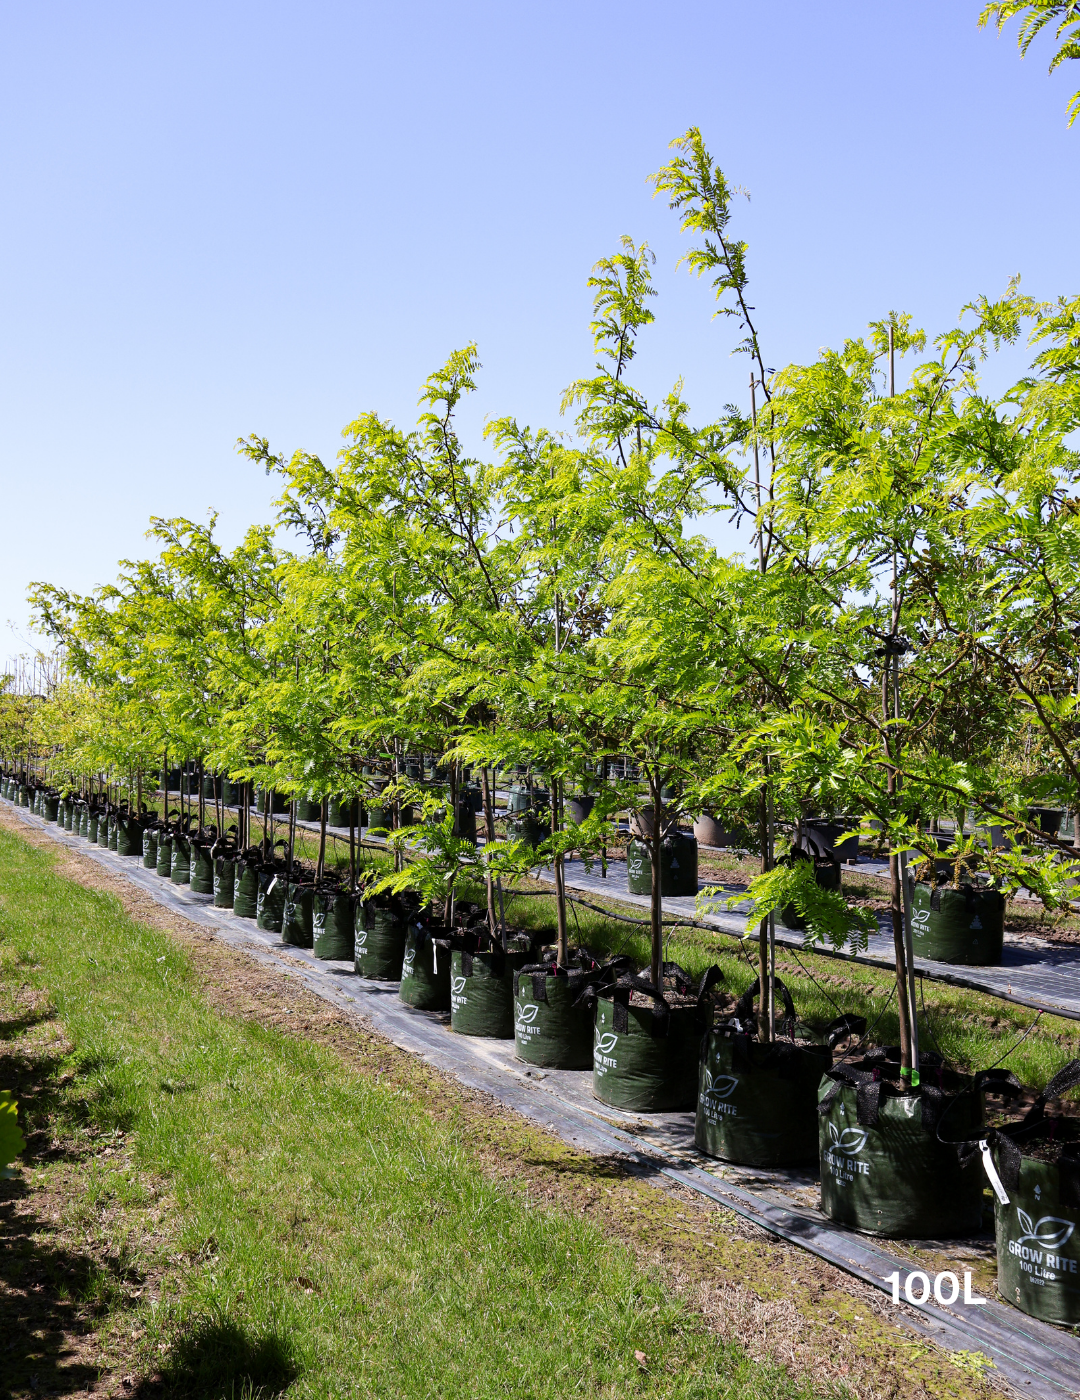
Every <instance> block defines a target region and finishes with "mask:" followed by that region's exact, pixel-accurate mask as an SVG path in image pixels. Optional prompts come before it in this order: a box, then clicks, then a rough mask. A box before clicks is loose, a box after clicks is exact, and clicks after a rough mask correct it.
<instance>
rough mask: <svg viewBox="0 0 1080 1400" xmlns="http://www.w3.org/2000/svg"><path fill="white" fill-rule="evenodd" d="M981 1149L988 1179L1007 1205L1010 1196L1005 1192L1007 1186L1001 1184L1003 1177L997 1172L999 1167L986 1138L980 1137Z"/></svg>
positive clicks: (1002, 1202) (1003, 1203)
mask: <svg viewBox="0 0 1080 1400" xmlns="http://www.w3.org/2000/svg"><path fill="white" fill-rule="evenodd" d="M979 1151H980V1152H981V1153H982V1159H983V1166H984V1167H985V1169H986V1176H987V1179H988V1180H989V1182H990V1185H991V1186H992V1187H993V1188H994V1195H995V1196H996V1197H997V1198H998V1200H999V1201H1000V1202H1001V1204H1002V1205H1003V1206H1007V1205H1008V1204H1009V1197H1008V1195H1007V1194H1006V1192H1005V1187H1004V1186H1002V1184H1001V1177H1000V1176H998V1174H997V1168H996V1167H995V1166H994V1158H993V1154H992V1153H991V1151H990V1147H989V1144H988V1143H987V1141H986V1139H985V1138H980V1139H979Z"/></svg>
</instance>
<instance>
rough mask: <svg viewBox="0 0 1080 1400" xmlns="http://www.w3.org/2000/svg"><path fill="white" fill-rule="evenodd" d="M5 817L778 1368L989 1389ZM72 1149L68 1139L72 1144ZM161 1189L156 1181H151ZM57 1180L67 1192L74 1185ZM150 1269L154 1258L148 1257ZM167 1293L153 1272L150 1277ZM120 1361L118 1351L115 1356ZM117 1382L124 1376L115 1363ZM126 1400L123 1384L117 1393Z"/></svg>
mask: <svg viewBox="0 0 1080 1400" xmlns="http://www.w3.org/2000/svg"><path fill="white" fill-rule="evenodd" d="M0 821H2V822H3V823H4V825H5V826H6V827H8V829H9V830H12V831H14V832H16V833H17V834H18V835H20V836H21V837H22V838H23V839H24V840H26V841H28V842H29V843H31V844H32V845H35V846H39V847H43V848H46V849H48V850H50V851H52V852H53V853H54V855H55V857H56V860H57V864H58V868H59V870H60V871H61V872H62V873H63V874H65V875H67V876H68V877H70V878H71V879H73V880H75V881H77V882H78V883H79V884H81V885H83V886H84V887H85V888H88V889H93V890H97V891H102V892H107V893H109V894H111V895H113V896H114V897H116V898H117V899H118V900H119V901H120V903H121V904H122V905H123V907H124V909H125V910H126V911H127V912H128V914H130V915H131V916H132V917H133V918H136V919H138V920H140V921H142V922H144V923H147V924H150V925H152V926H153V927H156V928H159V929H162V930H164V931H167V932H168V933H169V934H170V935H171V936H172V937H174V938H175V939H176V940H177V942H178V943H180V944H181V945H182V946H183V947H184V948H185V949H186V950H187V952H188V954H189V956H190V958H191V960H192V963H193V965H194V967H195V970H196V973H197V975H198V977H199V979H200V985H201V991H202V993H203V995H204V996H205V998H206V999H207V1001H208V1002H210V1003H211V1004H212V1005H213V1006H215V1007H216V1008H217V1009H219V1010H220V1011H221V1012H222V1013H224V1014H227V1015H230V1016H235V1017H242V1018H246V1019H250V1020H255V1021H258V1022H259V1023H260V1024H262V1025H267V1024H270V1025H273V1026H275V1027H276V1028H277V1029H278V1030H281V1031H283V1032H285V1033H286V1034H290V1035H295V1036H302V1037H303V1038H304V1039H306V1040H310V1039H312V1038H315V1039H317V1040H319V1041H320V1043H322V1044H324V1045H326V1046H330V1047H332V1048H333V1049H334V1051H336V1053H338V1054H339V1055H340V1056H341V1058H342V1060H343V1061H344V1062H346V1063H347V1064H349V1065H351V1066H353V1067H355V1068H356V1069H357V1070H359V1071H360V1072H361V1073H363V1074H365V1075H369V1076H371V1077H372V1078H374V1079H377V1080H380V1081H383V1082H389V1083H391V1084H392V1085H394V1087H396V1088H398V1089H400V1090H401V1091H403V1092H404V1093H405V1094H407V1095H408V1096H410V1097H413V1098H415V1100H416V1101H417V1102H418V1103H419V1104H420V1105H422V1106H423V1107H424V1108H425V1109H426V1110H427V1111H428V1112H430V1113H431V1114H433V1115H434V1116H436V1117H437V1118H439V1119H441V1120H443V1121H446V1122H448V1123H450V1124H452V1125H453V1127H454V1128H455V1131H456V1132H457V1133H458V1134H459V1135H460V1136H461V1137H462V1140H464V1141H467V1142H468V1143H469V1144H470V1146H471V1147H472V1149H473V1150H474V1151H475V1152H476V1154H477V1155H478V1157H479V1159H480V1160H481V1162H482V1164H483V1166H484V1168H485V1170H486V1171H487V1172H488V1173H489V1174H490V1175H491V1176H492V1177H494V1178H498V1179H502V1180H504V1181H506V1182H507V1183H508V1184H510V1185H512V1186H513V1187H514V1189H516V1190H520V1191H522V1192H524V1193H526V1195H527V1196H528V1198H529V1199H530V1200H532V1201H535V1202H538V1203H544V1204H548V1205H552V1206H556V1205H558V1206H561V1207H564V1208H568V1209H571V1210H573V1211H575V1212H577V1213H579V1214H580V1215H583V1216H587V1217H589V1218H590V1219H593V1220H595V1221H597V1222H598V1224H600V1226H601V1227H602V1228H603V1229H604V1230H605V1231H607V1232H608V1233H610V1234H611V1235H612V1236H613V1237H616V1238H618V1239H620V1240H622V1241H624V1242H626V1243H627V1244H628V1245H629V1246H630V1247H631V1248H632V1249H633V1251H634V1253H635V1255H636V1257H637V1259H638V1260H639V1262H640V1263H641V1265H642V1266H643V1267H645V1268H647V1269H651V1270H655V1271H657V1272H658V1273H659V1274H660V1276H661V1277H662V1278H663V1279H664V1281H665V1282H666V1283H667V1284H668V1285H669V1286H670V1287H671V1288H672V1289H674V1290H675V1291H676V1292H677V1293H678V1294H679V1295H680V1296H681V1297H682V1298H683V1299H684V1301H685V1302H686V1303H687V1305H688V1306H689V1307H691V1308H692V1309H693V1310H694V1311H695V1312H696V1313H697V1314H698V1315H699V1316H701V1317H702V1318H704V1319H705V1320H706V1322H707V1323H708V1325H709V1326H710V1327H711V1328H713V1329H714V1330H715V1331H716V1332H717V1333H718V1334H719V1335H721V1336H723V1337H724V1338H726V1339H731V1340H737V1341H739V1342H740V1343H741V1344H742V1345H743V1346H744V1347H745V1348H746V1349H747V1351H748V1352H749V1353H750V1354H751V1355H752V1356H754V1357H756V1358H759V1359H762V1360H765V1359H770V1360H774V1361H778V1362H780V1363H781V1364H784V1365H786V1366H788V1367H790V1368H791V1369H792V1370H793V1371H794V1372H795V1373H797V1374H801V1375H806V1376H810V1377H812V1378H813V1379H814V1380H815V1381H816V1382H817V1383H818V1384H820V1385H822V1386H827V1385H830V1384H834V1385H835V1384H837V1383H842V1384H845V1385H846V1386H847V1387H848V1388H849V1389H850V1391H851V1392H852V1393H853V1394H855V1395H857V1396H860V1397H866V1400H894V1397H895V1398H897V1400H898V1398H899V1397H913V1398H914V1397H919V1398H920V1400H921V1398H922V1397H940V1396H985V1395H986V1394H987V1393H988V1389H989V1388H988V1386H987V1383H986V1381H985V1380H984V1379H982V1378H980V1377H979V1376H975V1375H969V1374H967V1373H966V1371H965V1370H964V1369H963V1368H962V1366H961V1365H957V1364H954V1363H953V1362H952V1361H950V1360H949V1359H948V1358H947V1357H946V1356H944V1355H943V1354H942V1353H941V1352H939V1351H937V1350H936V1349H934V1348H932V1347H930V1346H928V1345H925V1344H923V1343H921V1342H919V1341H918V1340H917V1338H915V1337H914V1336H913V1334H912V1333H911V1332H910V1331H908V1330H907V1329H904V1328H902V1327H901V1326H900V1323H899V1319H898V1318H897V1310H896V1309H894V1308H893V1307H892V1305H891V1303H890V1302H889V1301H888V1299H887V1298H886V1297H885V1295H884V1294H882V1293H879V1292H878V1291H877V1290H876V1289H873V1288H870V1287H869V1286H867V1285H863V1284H861V1283H859V1282H858V1281H857V1280H854V1279H852V1278H850V1277H849V1276H848V1275H846V1274H844V1273H842V1272H841V1271H840V1270H837V1269H834V1268H833V1267H832V1266H830V1265H828V1264H826V1263H824V1262H823V1261H821V1260H818V1259H816V1258H815V1257H814V1256H813V1255H810V1254H807V1253H805V1252H803V1251H802V1250H798V1249H795V1248H794V1247H792V1246H789V1245H787V1244H785V1243H783V1242H779V1241H777V1240H775V1239H774V1238H773V1237H771V1236H769V1235H767V1234H765V1233H764V1232H762V1231H759V1230H757V1229H756V1228H754V1227H753V1226H751V1225H749V1224H748V1223H747V1222H744V1221H742V1220H741V1219H740V1218H739V1217H737V1216H735V1215H734V1214H732V1213H731V1212H729V1211H725V1210H723V1209H722V1208H721V1207H718V1206H716V1205H714V1204H712V1203H711V1202H708V1201H705V1200H703V1198H701V1197H700V1196H698V1195H697V1194H696V1193H694V1192H691V1191H689V1190H684V1189H681V1188H675V1189H666V1188H660V1187H658V1186H656V1185H655V1184H653V1182H652V1181H650V1180H645V1179H643V1178H642V1177H639V1176H636V1175H634V1174H632V1173H631V1172H630V1171H629V1170H628V1169H627V1165H626V1163H625V1162H624V1161H623V1160H622V1159H618V1158H614V1159H611V1158H596V1157H591V1156H589V1155H587V1154H585V1153H582V1152H579V1151H576V1150H575V1149H573V1148H570V1147H568V1146H567V1145H566V1144H565V1143H564V1142H563V1141H562V1140H561V1139H560V1138H558V1137H557V1136H556V1135H555V1134H554V1133H551V1132H547V1131H545V1130H544V1129H542V1128H540V1127H538V1126H536V1125H534V1124H532V1123H529V1122H527V1121H526V1120H525V1119H523V1118H521V1117H520V1116H519V1115H517V1114H516V1113H514V1112H513V1111H511V1110H509V1109H507V1108H506V1107H504V1106H503V1105H502V1104H501V1103H499V1102H498V1101H497V1100H494V1099H492V1098H491V1097H489V1096H488V1095H486V1094H482V1093H479V1092H478V1091H475V1090H472V1089H469V1088H467V1087H465V1086H463V1085H462V1084H460V1083H459V1082H458V1081H457V1080H456V1079H454V1078H453V1077H452V1076H451V1075H448V1074H445V1073H443V1072H441V1071H439V1070H436V1069H434V1068H433V1067H431V1066H430V1065H427V1064H425V1063H424V1062H423V1061H421V1060H419V1059H417V1058H416V1057H414V1056H412V1055H409V1054H408V1053H407V1052H405V1051H403V1050H400V1049H398V1048H397V1047H396V1046H394V1045H393V1044H392V1043H391V1042H390V1041H388V1040H386V1039H385V1038H384V1037H383V1036H381V1035H380V1034H378V1033H377V1032H376V1031H375V1030H374V1029H373V1028H372V1027H371V1026H370V1024H368V1023H367V1022H365V1021H363V1020H362V1019H361V1018H359V1017H357V1016H355V1015H346V1014H345V1013H343V1012H341V1011H338V1010H337V1009H335V1008H333V1007H331V1006H330V1005H329V1004H328V1003H326V1002H324V1001H322V1000H321V999H320V998H319V997H317V996H316V995H315V994H314V993H313V992H310V991H309V990H308V989H307V988H306V987H304V986H303V985H301V983H300V981H299V979H297V978H296V977H295V976H290V975H289V974H288V973H287V972H286V971H284V970H282V971H281V972H277V971H275V970H273V969H271V968H268V967H266V966H265V965H264V964H262V963H260V962H258V961H256V960H255V959H254V958H252V957H249V956H247V955H246V954H244V953H242V952H239V951H237V950H234V949H231V948H229V947H228V946H226V945H225V944H223V943H221V942H219V941H218V940H217V939H215V937H214V936H213V934H211V933H209V932H207V930H205V929H203V928H201V927H199V926H198V925H195V924H192V923H190V922H189V921H188V920H186V919H184V918H183V917H182V916H181V915H178V914H174V913H172V912H171V911H169V910H167V909H165V908H163V907H162V906H160V905H158V904H157V903H156V902H155V901H154V900H153V899H152V898H151V897H150V896H149V895H148V894H146V893H145V892H143V891H142V890H140V889H139V888H138V887H137V886H135V885H133V884H131V883H130V882H128V881H126V880H124V879H123V878H122V877H119V876H115V875H113V874H112V873H111V872H108V871H106V870H105V869H104V868H103V867H102V866H100V865H98V864H97V863H96V862H95V861H93V860H90V859H88V858H87V857H85V856H83V855H82V854H81V853H80V852H78V851H77V850H75V851H73V850H70V849H68V848H67V847H63V846H58V845H57V844H56V843H55V842H54V841H53V840H52V839H51V837H50V836H48V835H47V834H46V833H45V832H42V831H39V830H37V829H35V828H34V827H30V826H26V825H24V824H23V823H21V822H19V821H18V820H17V819H15V818H13V817H12V816H11V815H10V814H9V813H7V812H3V811H0ZM60 1146H61V1147H62V1144H60ZM152 1188H153V1184H150V1189H152ZM54 1189H55V1190H56V1191H58V1192H61V1193H62V1192H63V1189H64V1188H63V1179H62V1178H58V1180H57V1182H56V1184H55V1187H54ZM33 1203H34V1210H35V1212H37V1214H38V1215H39V1216H40V1212H41V1209H42V1206H41V1203H40V1202H39V1201H38V1198H37V1195H36V1193H35V1194H34V1197H33ZM143 1267H144V1269H145V1265H143ZM147 1278H148V1280H149V1282H148V1283H147V1285H146V1286H151V1287H152V1286H153V1281H152V1277H151V1276H150V1274H149V1272H147ZM58 1325H59V1327H60V1330H61V1332H62V1333H63V1339H62V1340H63V1345H64V1346H65V1347H70V1348H71V1349H72V1350H71V1354H72V1356H73V1357H74V1356H78V1357H79V1358H81V1360H80V1361H79V1364H80V1365H81V1366H84V1367H86V1368H87V1370H88V1371H91V1370H93V1369H94V1367H95V1366H97V1367H101V1366H103V1365H105V1364H106V1358H105V1357H104V1356H103V1354H102V1352H101V1349H100V1347H99V1348H98V1350H97V1352H96V1353H95V1339H94V1335H93V1329H92V1318H91V1317H87V1316H83V1317H81V1318H80V1317H77V1316H72V1317H71V1318H70V1319H67V1320H64V1319H60V1320H58ZM112 1354H113V1355H114V1356H115V1353H112ZM112 1373H113V1379H114V1380H116V1379H118V1377H117V1375H116V1371H115V1366H113V1368H112ZM117 1393H123V1391H118V1392H117Z"/></svg>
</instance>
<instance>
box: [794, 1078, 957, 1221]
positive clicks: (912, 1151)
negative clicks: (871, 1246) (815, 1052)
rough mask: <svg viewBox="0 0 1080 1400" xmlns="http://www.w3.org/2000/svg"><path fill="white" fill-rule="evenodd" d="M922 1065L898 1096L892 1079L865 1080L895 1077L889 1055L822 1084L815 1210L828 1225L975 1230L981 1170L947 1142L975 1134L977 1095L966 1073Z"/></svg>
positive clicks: (897, 1083) (898, 1089)
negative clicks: (918, 1076) (913, 1084)
mask: <svg viewBox="0 0 1080 1400" xmlns="http://www.w3.org/2000/svg"><path fill="white" fill-rule="evenodd" d="M921 1059H922V1074H923V1087H922V1088H921V1089H919V1090H916V1091H914V1092H911V1091H908V1092H902V1088H903V1086H901V1085H900V1083H899V1079H898V1078H895V1077H890V1078H884V1077H882V1078H880V1079H877V1080H875V1078H874V1075H875V1073H881V1072H882V1071H883V1070H884V1071H886V1072H888V1071H889V1070H890V1069H891V1071H892V1075H893V1076H896V1075H898V1070H897V1060H896V1052H892V1064H891V1065H890V1064H889V1063H888V1052H884V1051H876V1052H871V1054H869V1055H867V1056H865V1057H864V1059H862V1060H861V1061H856V1062H853V1063H852V1062H849V1063H846V1064H842V1065H835V1066H834V1067H833V1068H832V1069H831V1070H830V1071H829V1072H828V1075H826V1077H825V1078H824V1079H822V1081H821V1086H820V1089H819V1098H820V1101H819V1104H818V1113H819V1136H818V1144H819V1150H820V1159H821V1209H822V1210H823V1212H824V1213H825V1215H827V1216H828V1217H829V1219H830V1220H834V1221H836V1222H837V1224H840V1225H847V1226H848V1227H850V1228H851V1229H854V1230H862V1231H863V1232H864V1233H866V1234H870V1235H883V1236H885V1238H887V1239H908V1238H911V1237H915V1238H918V1239H947V1238H949V1237H951V1236H955V1235H974V1234H977V1233H978V1232H979V1230H980V1229H981V1228H982V1211H983V1171H982V1167H981V1164H980V1162H979V1160H978V1158H974V1157H973V1158H970V1159H969V1160H968V1161H967V1162H966V1163H965V1164H964V1165H961V1162H960V1157H959V1154H958V1152H957V1148H956V1146H955V1144H956V1143H957V1142H959V1141H961V1140H964V1139H968V1138H973V1137H976V1136H977V1135H978V1134H979V1132H980V1131H981V1130H982V1124H983V1105H982V1094H981V1092H979V1091H978V1090H976V1089H975V1087H974V1083H973V1081H972V1080H971V1079H969V1078H968V1077H967V1076H966V1075H959V1074H955V1073H953V1072H952V1071H950V1070H940V1069H939V1065H940V1060H939V1058H938V1057H937V1056H931V1055H924V1056H922V1057H921ZM931 1077H932V1080H933V1082H931ZM939 1077H940V1080H941V1083H940V1085H939V1084H938V1080H939ZM939 1128H940V1137H939ZM942 1139H944V1141H942Z"/></svg>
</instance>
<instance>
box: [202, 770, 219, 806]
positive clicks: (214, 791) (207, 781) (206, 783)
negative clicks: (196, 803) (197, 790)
mask: <svg viewBox="0 0 1080 1400" xmlns="http://www.w3.org/2000/svg"><path fill="white" fill-rule="evenodd" d="M202 795H203V800H204V801H206V802H213V801H214V799H215V798H216V797H217V795H218V779H217V778H215V777H214V775H213V773H204V774H203V780H202Z"/></svg>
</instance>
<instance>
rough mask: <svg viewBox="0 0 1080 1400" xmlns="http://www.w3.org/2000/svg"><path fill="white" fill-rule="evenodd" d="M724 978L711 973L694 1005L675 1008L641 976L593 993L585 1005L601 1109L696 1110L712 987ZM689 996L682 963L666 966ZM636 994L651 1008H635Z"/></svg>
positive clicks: (595, 1091) (688, 981)
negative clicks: (589, 1008) (591, 1006)
mask: <svg viewBox="0 0 1080 1400" xmlns="http://www.w3.org/2000/svg"><path fill="white" fill-rule="evenodd" d="M722 976H723V974H722V973H721V972H720V969H719V968H718V967H711V968H710V969H709V970H708V972H706V974H705V976H704V977H703V978H702V979H701V982H700V984H699V986H698V990H697V998H696V1001H695V1003H694V1004H693V1005H689V1006H671V1005H669V1003H668V1001H667V998H666V997H665V996H664V994H663V993H662V992H659V993H658V992H655V991H654V990H653V988H652V985H651V984H650V983H649V982H646V981H645V980H644V979H643V978H641V977H629V976H626V977H621V978H619V980H618V981H617V982H615V983H613V984H611V985H608V986H606V987H605V986H597V987H587V988H586V990H585V992H584V993H583V999H584V1000H585V1001H586V1003H588V1002H590V1001H591V1002H595V1007H596V1011H595V1016H594V1020H593V1094H594V1095H595V1097H596V1098H598V1099H599V1100H600V1101H601V1103H607V1104H611V1105H612V1107H614V1108H626V1109H631V1110H634V1111H637V1112H640V1113H662V1112H676V1111H678V1110H680V1109H686V1108H693V1106H694V1100H695V1098H696V1096H697V1081H698V1053H699V1048H700V1045H701V1036H702V1032H703V1031H704V1029H705V1023H706V1008H707V1007H708V1005H709V1002H708V1001H707V997H708V993H709V991H710V989H711V988H712V987H713V986H714V985H715V984H716V983H717V982H719V981H720V980H722ZM669 980H672V981H674V984H675V989H676V991H678V992H680V993H682V994H687V993H690V992H691V991H692V989H693V983H692V981H691V979H690V977H689V976H688V974H687V973H685V972H684V971H683V969H682V968H681V967H679V966H678V964H677V963H665V964H664V981H665V983H667V982H668V981H669ZM634 992H640V993H643V994H644V995H645V996H647V997H649V998H650V1000H651V1002H652V1005H651V1006H632V1005H630V998H631V995H632V994H633V993H634Z"/></svg>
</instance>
